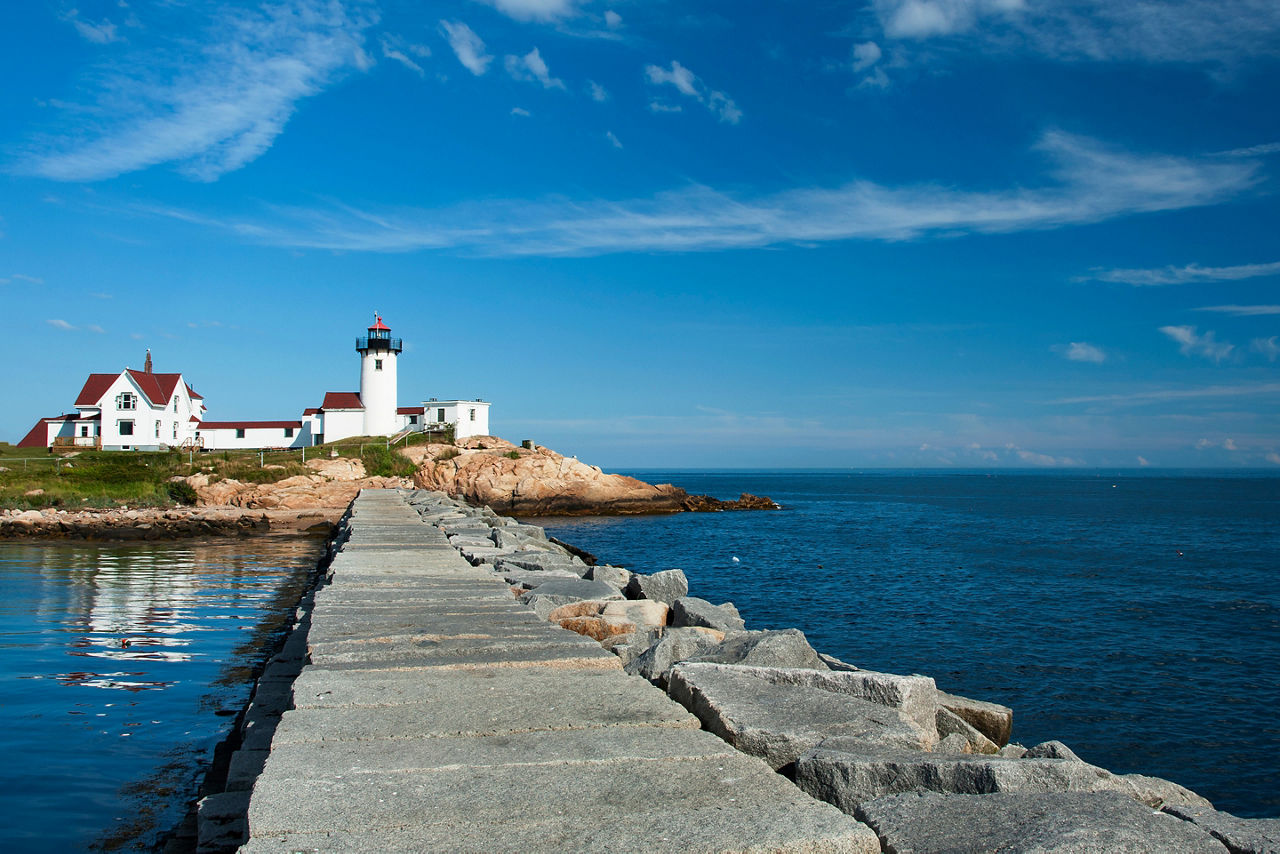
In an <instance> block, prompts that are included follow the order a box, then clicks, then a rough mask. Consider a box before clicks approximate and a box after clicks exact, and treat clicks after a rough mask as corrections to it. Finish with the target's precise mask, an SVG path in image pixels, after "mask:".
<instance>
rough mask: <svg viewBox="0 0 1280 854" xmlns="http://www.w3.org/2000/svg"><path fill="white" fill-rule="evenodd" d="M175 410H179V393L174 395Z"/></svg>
mask: <svg viewBox="0 0 1280 854" xmlns="http://www.w3.org/2000/svg"><path fill="white" fill-rule="evenodd" d="M173 411H174V412H177V411H178V396H177V395H174V396H173Z"/></svg>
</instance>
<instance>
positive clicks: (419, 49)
mask: <svg viewBox="0 0 1280 854" xmlns="http://www.w3.org/2000/svg"><path fill="white" fill-rule="evenodd" d="M378 42H379V44H380V45H381V46H382V55H383V56H384V57H386V58H387V59H390V60H392V61H394V62H398V63H400V64H401V65H403V66H404V67H405V68H407V69H409V70H410V71H412V72H414V73H416V74H417V75H418V76H419V77H425V76H426V72H425V71H423V70H422V66H421V65H419V64H418V63H417V62H415V61H414V60H413V59H411V58H410V57H409V54H410V53H412V54H413V55H414V56H416V57H418V58H419V59H426V58H427V57H429V56H431V48H429V47H427V46H426V45H420V44H412V43H406V42H405V41H404V40H403V39H400V38H397V37H395V36H392V35H388V34H384V35H383V36H382V37H381V38H380V39H379V40H378Z"/></svg>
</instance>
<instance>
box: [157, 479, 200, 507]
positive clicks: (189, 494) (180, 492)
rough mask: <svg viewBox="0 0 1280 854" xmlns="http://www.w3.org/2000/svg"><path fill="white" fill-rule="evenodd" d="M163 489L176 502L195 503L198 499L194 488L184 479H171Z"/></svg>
mask: <svg viewBox="0 0 1280 854" xmlns="http://www.w3.org/2000/svg"><path fill="white" fill-rule="evenodd" d="M165 489H166V491H167V492H168V493H169V497H170V498H171V499H173V500H174V501H175V502H177V503H178V504H195V503H196V502H197V501H198V500H199V496H197V495H196V488H195V487H194V486H192V485H191V484H189V483H187V482H186V481H185V480H171V481H169V483H168V484H167V485H166V487H165Z"/></svg>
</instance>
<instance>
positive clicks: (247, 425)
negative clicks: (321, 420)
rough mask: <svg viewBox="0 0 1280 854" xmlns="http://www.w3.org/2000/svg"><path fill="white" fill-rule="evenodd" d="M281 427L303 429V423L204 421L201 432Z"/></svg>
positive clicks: (201, 424)
mask: <svg viewBox="0 0 1280 854" xmlns="http://www.w3.org/2000/svg"><path fill="white" fill-rule="evenodd" d="M281 427H294V428H298V429H301V428H302V422H301V421H202V422H201V423H200V429H201V430H273V429H278V428H281Z"/></svg>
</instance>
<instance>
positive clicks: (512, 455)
mask: <svg viewBox="0 0 1280 854" xmlns="http://www.w3.org/2000/svg"><path fill="white" fill-rule="evenodd" d="M505 456H506V458H507V459H509V460H518V459H520V452H519V451H507V453H506V455H505Z"/></svg>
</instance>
